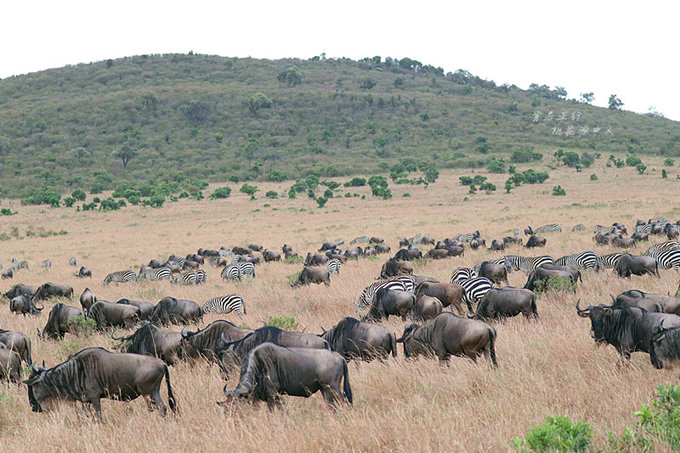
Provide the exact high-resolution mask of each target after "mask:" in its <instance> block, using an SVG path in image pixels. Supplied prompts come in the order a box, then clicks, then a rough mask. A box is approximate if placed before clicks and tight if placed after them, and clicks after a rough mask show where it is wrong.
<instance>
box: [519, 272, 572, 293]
mask: <svg viewBox="0 0 680 453" xmlns="http://www.w3.org/2000/svg"><path fill="white" fill-rule="evenodd" d="M556 277H561V278H564V279H566V280H568V281H569V283H571V287H572V289H573V290H574V292H576V280H575V278H574V276H573V275H572V274H571V273H570V272H568V271H565V270H561V269H546V268H545V267H544V266H541V267H539V268H538V269H535V270H533V271H531V272H530V273H529V276H528V278H527V282H526V284H525V285H524V289H528V290H530V291H534V292H536V291H539V290H546V289H548V284H549V281H550V279H551V278H556ZM539 282H540V283H539Z"/></svg>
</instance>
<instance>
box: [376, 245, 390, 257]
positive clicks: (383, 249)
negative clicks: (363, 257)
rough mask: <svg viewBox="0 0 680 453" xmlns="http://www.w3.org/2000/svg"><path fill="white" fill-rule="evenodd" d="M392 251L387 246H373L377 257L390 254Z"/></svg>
mask: <svg viewBox="0 0 680 453" xmlns="http://www.w3.org/2000/svg"><path fill="white" fill-rule="evenodd" d="M391 251H392V248H391V247H390V246H389V245H384V244H376V246H375V253H377V254H378V255H380V254H382V253H390V252H391Z"/></svg>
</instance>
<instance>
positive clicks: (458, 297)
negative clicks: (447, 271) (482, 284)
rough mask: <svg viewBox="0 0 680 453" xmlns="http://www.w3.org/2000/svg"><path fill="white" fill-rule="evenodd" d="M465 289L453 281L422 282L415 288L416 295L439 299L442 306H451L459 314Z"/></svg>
mask: <svg viewBox="0 0 680 453" xmlns="http://www.w3.org/2000/svg"><path fill="white" fill-rule="evenodd" d="M464 295H465V290H464V289H463V287H462V286H460V285H457V284H455V283H430V282H423V283H421V284H420V285H419V286H418V289H417V290H416V296H417V297H419V298H420V297H421V296H432V297H436V298H437V299H439V301H440V302H441V303H442V306H443V307H444V308H446V307H448V306H451V307H452V308H455V309H456V311H457V312H458V314H459V315H461V316H462V315H463V313H464V312H463V296H464Z"/></svg>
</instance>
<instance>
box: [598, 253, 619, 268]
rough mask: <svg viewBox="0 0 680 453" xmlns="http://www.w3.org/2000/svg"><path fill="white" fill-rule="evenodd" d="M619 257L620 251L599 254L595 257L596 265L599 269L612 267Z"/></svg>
mask: <svg viewBox="0 0 680 453" xmlns="http://www.w3.org/2000/svg"><path fill="white" fill-rule="evenodd" d="M619 258H621V254H620V253H610V254H609V255H600V256H598V257H597V267H598V268H599V269H613V268H614V266H616V263H617V262H618V261H619Z"/></svg>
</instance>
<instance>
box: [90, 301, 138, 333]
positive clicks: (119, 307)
mask: <svg viewBox="0 0 680 453" xmlns="http://www.w3.org/2000/svg"><path fill="white" fill-rule="evenodd" d="M87 317H88V318H91V319H94V321H95V322H96V323H97V328H98V329H105V328H107V327H125V328H126V329H129V328H130V327H132V326H133V325H134V324H136V323H137V322H138V321H139V319H140V311H139V308H137V307H135V306H134V305H127V304H112V303H111V302H107V301H104V300H100V301H97V302H95V303H94V304H93V305H92V306H91V307H90V309H89V310H88V311H87Z"/></svg>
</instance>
